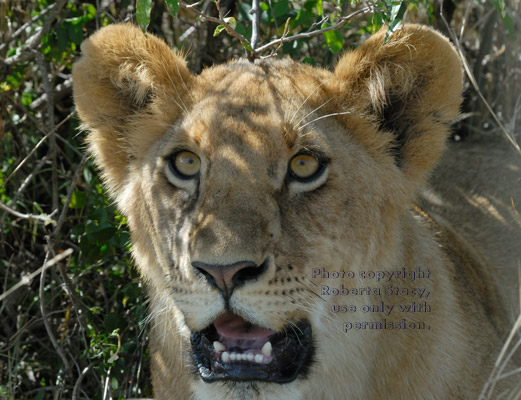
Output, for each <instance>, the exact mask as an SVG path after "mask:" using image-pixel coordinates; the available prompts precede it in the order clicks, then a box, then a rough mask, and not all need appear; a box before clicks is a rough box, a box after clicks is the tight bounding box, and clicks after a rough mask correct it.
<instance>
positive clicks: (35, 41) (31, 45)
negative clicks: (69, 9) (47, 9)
mask: <svg viewBox="0 0 521 400" xmlns="http://www.w3.org/2000/svg"><path fill="white" fill-rule="evenodd" d="M67 1H68V0H58V2H56V3H55V4H56V7H55V8H53V10H52V12H51V15H49V18H47V20H46V21H45V22H44V23H43V25H42V27H41V28H40V30H39V31H38V32H36V33H35V34H34V35H33V36H31V37H30V38H29V39H27V41H26V42H25V48H24V49H23V50H22V52H21V53H19V54H15V55H14V56H11V57H8V58H6V59H5V60H4V64H5V65H7V66H12V65H15V64H18V63H21V62H25V61H28V60H30V59H31V58H33V57H34V56H35V53H34V50H35V49H36V48H37V47H38V46H39V45H40V44H41V42H42V38H43V37H44V36H45V35H46V34H47V32H48V31H49V29H50V28H51V25H52V23H53V22H54V20H55V19H56V17H57V16H58V14H59V13H60V11H61V9H62V8H63V7H64V6H65V4H66V3H67Z"/></svg>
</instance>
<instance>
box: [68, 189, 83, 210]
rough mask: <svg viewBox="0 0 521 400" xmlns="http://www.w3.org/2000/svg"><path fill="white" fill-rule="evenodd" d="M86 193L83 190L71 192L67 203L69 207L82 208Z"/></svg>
mask: <svg viewBox="0 0 521 400" xmlns="http://www.w3.org/2000/svg"><path fill="white" fill-rule="evenodd" d="M86 198H87V195H86V194H85V192H78V191H74V192H73V193H72V197H71V202H70V203H69V208H83V207H85V200H86Z"/></svg>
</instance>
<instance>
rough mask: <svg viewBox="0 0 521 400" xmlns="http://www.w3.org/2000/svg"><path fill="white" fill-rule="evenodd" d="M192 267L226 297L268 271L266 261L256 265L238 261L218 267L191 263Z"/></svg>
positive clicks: (195, 262)
mask: <svg viewBox="0 0 521 400" xmlns="http://www.w3.org/2000/svg"><path fill="white" fill-rule="evenodd" d="M192 266H193V267H194V268H195V269H196V270H197V271H199V272H200V273H201V274H203V275H204V277H205V278H206V280H207V281H208V282H209V283H210V284H211V285H213V286H215V287H216V288H218V289H219V290H220V291H221V292H223V293H224V294H226V295H228V296H229V295H231V292H232V290H233V289H234V288H236V287H237V286H241V285H243V284H244V283H245V282H246V281H249V280H253V279H257V278H258V277H259V276H260V275H261V274H262V273H264V271H266V270H267V269H268V260H267V259H266V260H265V261H264V262H263V263H262V264H260V265H257V264H255V263H254V262H251V261H240V262H236V263H233V264H226V265H218V264H206V263H203V262H199V261H194V262H192Z"/></svg>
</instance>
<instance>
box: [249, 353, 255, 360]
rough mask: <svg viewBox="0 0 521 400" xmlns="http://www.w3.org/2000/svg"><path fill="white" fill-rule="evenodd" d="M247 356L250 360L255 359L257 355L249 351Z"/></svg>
mask: <svg viewBox="0 0 521 400" xmlns="http://www.w3.org/2000/svg"><path fill="white" fill-rule="evenodd" d="M247 358H248V361H253V359H254V358H255V356H254V355H253V353H248V355H247Z"/></svg>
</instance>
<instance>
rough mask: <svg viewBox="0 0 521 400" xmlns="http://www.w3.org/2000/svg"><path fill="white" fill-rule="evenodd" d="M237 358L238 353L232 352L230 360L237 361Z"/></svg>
mask: <svg viewBox="0 0 521 400" xmlns="http://www.w3.org/2000/svg"><path fill="white" fill-rule="evenodd" d="M236 359H237V353H231V354H230V360H232V361H235V360H236Z"/></svg>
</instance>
